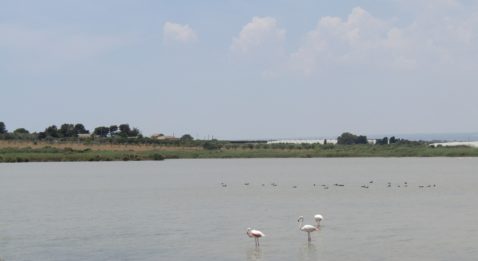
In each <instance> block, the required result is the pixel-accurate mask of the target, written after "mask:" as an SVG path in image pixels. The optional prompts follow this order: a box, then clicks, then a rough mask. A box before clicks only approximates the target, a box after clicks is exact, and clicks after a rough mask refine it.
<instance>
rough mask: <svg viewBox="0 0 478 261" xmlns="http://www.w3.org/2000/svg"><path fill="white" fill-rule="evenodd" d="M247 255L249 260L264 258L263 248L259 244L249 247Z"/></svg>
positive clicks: (255, 260)
mask: <svg viewBox="0 0 478 261" xmlns="http://www.w3.org/2000/svg"><path fill="white" fill-rule="evenodd" d="M246 255H247V260H248V261H257V260H262V249H261V247H259V246H257V247H251V248H248V249H247V252H246Z"/></svg>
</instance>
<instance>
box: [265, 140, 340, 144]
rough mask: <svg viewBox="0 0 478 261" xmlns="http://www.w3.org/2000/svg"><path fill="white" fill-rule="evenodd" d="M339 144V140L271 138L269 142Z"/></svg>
mask: <svg viewBox="0 0 478 261" xmlns="http://www.w3.org/2000/svg"><path fill="white" fill-rule="evenodd" d="M325 143H327V144H337V140H327V139H322V140H271V141H268V142H267V144H325Z"/></svg>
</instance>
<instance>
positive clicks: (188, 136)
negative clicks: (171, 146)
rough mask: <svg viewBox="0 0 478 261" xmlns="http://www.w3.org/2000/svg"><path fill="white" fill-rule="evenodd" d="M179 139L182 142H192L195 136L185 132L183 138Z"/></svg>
mask: <svg viewBox="0 0 478 261" xmlns="http://www.w3.org/2000/svg"><path fill="white" fill-rule="evenodd" d="M179 140H180V141H181V142H191V141H193V140H194V138H193V136H191V135H189V134H184V135H183V136H181V138H179Z"/></svg>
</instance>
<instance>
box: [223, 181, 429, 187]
mask: <svg viewBox="0 0 478 261" xmlns="http://www.w3.org/2000/svg"><path fill="white" fill-rule="evenodd" d="M373 183H374V181H373V180H371V181H369V182H368V183H367V184H364V185H361V186H360V187H361V188H363V189H368V188H370V186H372V184H373ZM249 185H251V183H250V182H245V183H244V186H249ZM261 185H262V187H265V186H266V184H264V183H262V184H261ZM270 185H271V186H272V187H277V186H278V185H277V183H275V182H272V183H270ZM221 186H222V187H223V188H227V184H226V183H224V182H221ZM312 186H313V187H319V188H320V187H322V188H323V189H329V185H326V184H322V185H317V184H315V183H314V184H312ZM333 186H335V187H345V184H339V183H335V184H333ZM394 186H396V187H397V188H401V187H404V188H407V187H408V182H406V181H405V182H403V183H399V184H395V185H394ZM391 187H392V182H387V188H391ZM417 187H418V188H421V189H422V188H436V187H437V185H436V184H428V185H418V186H417ZM292 188H294V189H296V188H298V186H297V185H294V186H292Z"/></svg>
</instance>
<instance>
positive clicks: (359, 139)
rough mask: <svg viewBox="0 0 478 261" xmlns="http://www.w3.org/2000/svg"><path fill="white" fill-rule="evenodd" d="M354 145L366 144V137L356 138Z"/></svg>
mask: <svg viewBox="0 0 478 261" xmlns="http://www.w3.org/2000/svg"><path fill="white" fill-rule="evenodd" d="M355 144H368V139H367V136H363V135H360V136H358V137H357V139H355Z"/></svg>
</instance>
